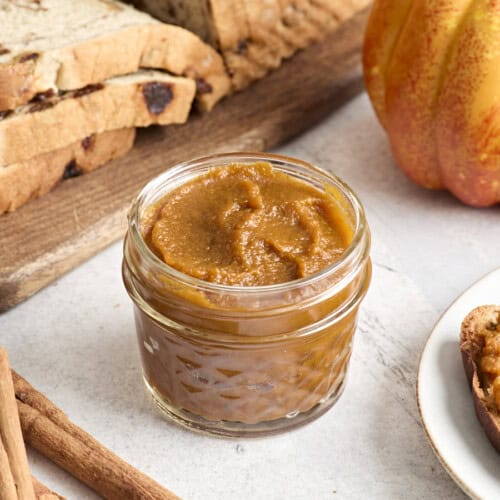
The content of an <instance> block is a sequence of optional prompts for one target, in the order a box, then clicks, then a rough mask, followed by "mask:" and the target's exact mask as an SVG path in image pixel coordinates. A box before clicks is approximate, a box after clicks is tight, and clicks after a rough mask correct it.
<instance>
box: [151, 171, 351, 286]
mask: <svg viewBox="0 0 500 500" xmlns="http://www.w3.org/2000/svg"><path fill="white" fill-rule="evenodd" d="M144 224H145V229H144V238H145V240H146V242H147V244H148V246H149V247H150V248H151V250H153V251H154V252H155V253H156V255H157V256H158V257H160V258H161V259H162V260H163V261H164V262H165V263H166V264H168V265H170V266H172V267H174V268H175V269H177V270H179V271H181V272H183V273H185V274H188V275H190V276H193V277H195V278H199V279H201V280H205V281H210V282H215V283H221V284H225V285H242V286H259V285H273V284H276V283H283V282H287V281H292V280H295V279H299V278H303V277H305V276H309V275H311V274H313V273H316V272H318V271H320V270H321V269H323V268H325V267H327V266H328V265H330V264H332V263H333V262H335V261H336V260H337V259H338V258H339V257H340V256H341V255H342V253H343V252H344V250H345V249H346V248H347V246H348V245H349V243H350V242H351V239H352V233H353V229H352V227H351V225H350V224H349V222H348V221H347V220H346V217H345V214H344V213H342V212H341V211H340V209H339V207H338V206H337V205H336V204H335V203H334V202H333V201H332V199H331V198H330V197H329V196H328V195H327V194H325V193H322V192H320V191H318V190H317V189H316V188H315V187H313V186H311V185H308V184H306V183H305V182H303V181H300V180H297V179H295V178H294V177H291V176H290V175H287V174H284V173H281V172H277V171H274V170H273V169H272V167H271V165H270V164H269V163H265V162H260V163H254V164H251V165H238V164H233V165H230V166H227V167H216V168H213V169H211V170H210V171H209V172H208V173H207V174H205V175H203V176H200V177H197V178H196V179H194V180H192V181H191V182H188V183H187V184H185V185H183V186H181V187H179V188H177V189H175V190H174V191H172V192H170V193H168V194H167V195H166V196H165V197H164V198H162V199H161V200H160V201H159V202H157V203H156V204H155V206H154V207H152V208H151V209H150V213H149V220H146V221H145V222H144Z"/></svg>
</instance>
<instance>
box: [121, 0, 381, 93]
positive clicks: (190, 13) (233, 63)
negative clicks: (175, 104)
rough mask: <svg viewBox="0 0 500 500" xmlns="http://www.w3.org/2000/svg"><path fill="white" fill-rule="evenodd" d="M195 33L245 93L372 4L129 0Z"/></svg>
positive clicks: (355, 0) (363, 0)
mask: <svg viewBox="0 0 500 500" xmlns="http://www.w3.org/2000/svg"><path fill="white" fill-rule="evenodd" d="M128 1H129V2H131V3H133V4H134V5H135V6H137V7H138V8H139V9H141V10H144V11H146V12H150V13H151V14H152V15H153V16H155V17H157V18H158V19H160V20H162V21H165V22H168V23H174V24H178V25H180V26H183V27H185V28H187V29H189V30H192V31H194V32H195V33H197V34H198V35H199V36H200V37H202V38H203V39H204V40H205V41H206V42H207V43H210V44H212V45H213V46H214V47H216V48H217V49H218V50H219V51H220V52H221V53H222V54H223V56H224V59H225V63H226V66H227V68H228V71H229V73H230V75H231V77H232V83H233V87H234V88H235V89H242V88H244V87H245V86H247V85H248V84H249V83H250V82H251V81H253V80H255V79H257V78H261V77H262V76H264V75H265V74H266V73H267V72H268V71H269V70H270V69H272V68H276V67H277V66H279V64H280V63H281V61H282V59H283V58H286V57H289V56H291V55H292V54H293V53H294V52H295V51H296V50H297V49H300V48H303V47H306V46H307V45H309V44H310V43H312V42H314V41H317V40H320V39H321V38H322V37H323V36H324V35H325V34H326V33H327V32H329V31H331V30H332V29H334V28H335V27H336V26H337V25H338V24H339V22H341V21H343V20H345V19H347V18H349V17H351V16H352V15H353V14H354V13H355V12H356V11H358V10H360V9H361V8H363V7H366V6H367V5H369V4H370V1H371V0H128Z"/></svg>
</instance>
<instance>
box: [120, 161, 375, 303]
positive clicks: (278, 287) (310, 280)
mask: <svg viewBox="0 0 500 500" xmlns="http://www.w3.org/2000/svg"><path fill="white" fill-rule="evenodd" d="M245 161H246V162H248V161H251V162H258V161H263V162H265V161H267V162H270V163H271V164H272V166H273V167H275V166H276V165H277V164H284V165H288V166H291V167H293V166H296V167H301V168H305V169H307V170H308V171H310V172H312V173H314V174H316V175H317V176H318V177H321V178H324V180H326V181H327V182H328V183H329V184H333V185H334V186H335V187H336V188H338V189H339V191H340V192H341V194H342V195H344V196H345V198H346V199H347V201H348V202H349V204H350V205H351V208H352V211H353V215H354V218H355V226H354V235H353V238H352V240H351V242H350V244H349V246H348V247H347V248H346V249H345V250H344V252H343V253H342V255H341V257H340V258H339V259H338V260H336V261H335V262H333V263H332V264H330V265H328V266H326V267H324V268H322V269H320V270H319V271H317V272H315V273H313V274H311V275H308V276H305V277H303V278H299V279H296V280H292V281H285V282H282V283H275V284H271V285H258V286H242V285H225V284H221V283H213V282H209V281H204V280H202V279H200V278H195V277H194V276H190V275H188V274H186V273H183V272H182V271H179V270H177V269H175V268H174V267H172V266H170V265H168V264H167V263H166V262H164V261H163V260H161V259H160V258H159V257H158V256H157V255H156V254H155V253H154V252H153V251H152V250H151V249H150V248H149V246H148V245H147V244H146V242H145V241H144V238H143V237H142V233H141V228H140V217H141V214H140V209H141V208H142V203H143V202H144V201H145V199H146V197H147V195H148V194H149V193H150V192H151V191H152V190H154V189H155V188H158V187H160V186H162V185H163V184H164V183H165V181H167V180H169V179H174V178H175V177H176V175H178V174H180V173H181V172H184V171H187V170H188V169H192V168H195V167H201V166H203V165H205V164H207V163H210V164H212V166H213V167H216V166H220V165H218V164H217V162H219V163H221V162H224V163H225V164H228V163H239V162H245ZM163 194H166V193H163ZM128 221H129V234H130V236H131V238H132V240H133V241H134V246H135V247H136V248H137V249H138V251H139V252H140V254H141V257H142V258H145V259H146V261H147V262H148V263H149V264H150V265H152V266H153V267H154V268H156V269H158V270H159V271H160V272H163V273H165V274H168V275H169V276H170V277H171V278H173V279H175V280H176V281H178V282H181V283H182V284H183V285H186V286H188V287H194V288H196V289H198V290H200V291H209V292H216V293H221V294H222V293H224V294H229V295H230V294H235V293H236V294H240V293H245V294H249V295H254V294H266V293H276V292H284V291H287V292H288V291H293V290H295V289H297V288H301V287H303V286H307V285H312V284H314V283H316V282H318V281H320V280H322V279H323V278H324V277H325V276H327V275H330V274H334V273H335V272H336V271H338V270H339V269H341V268H342V267H343V266H345V265H346V264H347V263H349V262H350V261H352V260H353V259H355V258H356V253H357V252H356V250H357V249H359V246H360V243H361V242H362V241H363V239H366V233H367V223H366V216H365V211H364V209H363V206H362V204H361V202H360V200H359V198H358V196H357V195H356V194H355V193H354V191H353V190H352V189H351V188H350V187H349V185H348V184H346V183H345V182H344V181H343V180H341V179H340V178H339V177H337V176H336V175H334V174H332V173H331V172H328V171H327V170H324V169H322V168H320V167H318V166H316V165H314V164H312V163H309V162H306V161H303V160H300V159H297V158H292V157H288V156H284V155H279V154H274V153H251V152H237V153H220V154H214V155H209V156H204V157H200V158H195V159H193V160H188V161H185V162H181V163H177V164H175V165H174V166H172V167H170V168H169V169H167V170H166V171H164V172H163V173H161V174H159V175H158V176H156V177H154V178H153V179H151V180H150V181H149V182H148V183H147V184H146V185H145V186H144V187H143V188H142V190H141V191H140V192H139V194H138V195H137V196H136V198H135V199H134V201H133V202H132V205H131V207H130V209H129V212H128ZM363 253H364V252H363Z"/></svg>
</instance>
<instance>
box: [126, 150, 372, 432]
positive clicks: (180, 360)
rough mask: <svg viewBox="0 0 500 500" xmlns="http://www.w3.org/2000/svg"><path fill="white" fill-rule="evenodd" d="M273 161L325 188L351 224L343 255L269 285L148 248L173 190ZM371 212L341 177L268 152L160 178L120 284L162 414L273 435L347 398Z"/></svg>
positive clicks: (133, 230) (141, 200)
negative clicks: (242, 281)
mask: <svg viewBox="0 0 500 500" xmlns="http://www.w3.org/2000/svg"><path fill="white" fill-rule="evenodd" d="M260 161H264V162H269V163H270V164H271V165H272V167H273V168H274V169H275V170H277V171H281V172H283V173H286V174H289V175H291V176H293V177H295V178H297V179H299V180H302V181H303V182H306V183H308V184H310V185H312V186H314V187H315V188H316V189H318V190H320V191H322V192H325V193H327V195H328V196H329V197H330V198H331V200H333V201H334V202H335V203H336V204H337V206H338V207H339V209H340V210H341V213H342V214H343V216H345V218H346V220H347V221H348V222H349V224H350V225H351V226H352V229H353V238H352V241H351V243H350V245H349V247H348V248H347V249H346V250H345V251H344V253H343V255H342V257H341V258H340V260H338V261H337V262H335V263H334V264H332V265H330V266H328V267H326V268H324V269H323V270H321V271H320V272H318V273H316V274H313V275H311V276H308V277H305V278H301V279H298V280H295V281H290V282H287V283H280V284H275V285H268V286H254V287H243V286H229V285H220V284H216V283H209V282H206V281H202V280H199V279H197V278H193V277H191V276H188V275H186V274H183V273H181V272H179V271H177V270H176V269H174V268H172V267H170V266H168V265H167V264H165V263H164V262H163V261H161V260H160V259H159V258H158V257H156V255H155V254H154V253H153V252H152V251H151V250H150V249H149V248H148V246H147V245H146V243H145V241H144V239H143V237H142V234H141V221H142V220H143V219H144V216H145V213H146V210H147V209H148V207H150V206H152V205H153V204H154V203H155V202H157V201H158V200H159V199H160V198H162V197H163V196H164V195H165V194H166V193H168V192H169V191H170V190H173V189H175V188H177V187H179V186H180V185H182V184H184V183H186V182H188V181H190V180H192V179H193V178H195V177H196V176H199V175H202V174H204V173H206V172H207V171H208V170H209V169H210V168H212V167H215V166H223V165H228V164H232V163H240V164H245V163H247V164H250V163H255V162H260ZM369 248H370V233H369V229H368V226H367V223H366V220H365V214H364V211H363V208H362V206H361V204H360V202H359V200H358V198H357V197H356V195H355V194H354V193H353V192H352V191H351V189H350V188H349V187H348V186H346V185H345V184H344V183H343V182H342V181H341V180H340V179H338V178H337V177H335V176H334V175H332V174H330V173H328V172H325V171H323V170H321V169H319V168H318V167H315V166H313V165H311V164H309V163H306V162H304V161H301V160H297V159H292V158H288V157H284V156H278V155H272V154H247V153H241V154H238V153H237V154H224V155H216V156H210V157H206V158H201V159H197V160H193V161H189V162H186V163H182V164H179V165H177V166H175V167H172V168H171V169H169V170H167V171H166V172H164V173H163V174H161V175H160V176H158V177H157V178H155V179H153V180H152V181H151V182H150V183H149V184H147V185H146V187H145V188H144V189H143V190H142V191H141V193H140V194H139V195H138V197H137V198H136V200H135V201H134V202H133V204H132V206H131V208H130V211H129V226H128V233H127V235H126V238H125V243H124V260H123V280H124V283H125V286H126V288H127V291H128V293H129V295H130V297H131V298H132V300H133V302H134V311H135V321H136V329H137V336H138V341H139V349H140V352H141V358H142V364H143V372H144V380H145V382H146V386H147V388H148V389H149V391H150V392H151V394H152V396H153V398H154V400H155V402H156V403H157V404H158V406H159V407H160V409H161V410H162V411H163V412H164V413H165V414H167V415H168V416H169V417H171V418H172V419H173V420H175V421H176V422H178V423H181V424H183V425H185V426H187V427H190V428H192V429H197V430H200V431H205V432H209V433H213V434H219V435H226V436H250V435H265V434H273V433H276V432H280V431H283V430H286V429H290V428H293V427H297V426H300V425H302V424H305V423H306V422H309V421H311V420H313V419H315V418H317V417H318V416H320V415H321V414H323V413H324V412H325V411H326V410H328V409H329V408H330V407H331V406H332V405H333V404H334V403H335V401H336V400H337V399H338V397H339V396H340V394H341V392H342V389H343V387H344V381H345V376H346V372H347V368H348V364H349V359H350V356H351V351H352V339H353V335H354V331H355V328H356V319H357V313H358V307H359V304H360V302H361V300H362V299H363V297H364V295H365V293H366V290H367V288H368V285H369V282H370V277H371V265H370V259H369Z"/></svg>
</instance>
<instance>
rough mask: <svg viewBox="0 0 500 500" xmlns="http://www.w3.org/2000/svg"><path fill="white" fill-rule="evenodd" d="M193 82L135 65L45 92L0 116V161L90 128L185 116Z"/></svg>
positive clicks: (45, 148) (29, 154)
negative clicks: (86, 83)
mask: <svg viewBox="0 0 500 500" xmlns="http://www.w3.org/2000/svg"><path fill="white" fill-rule="evenodd" d="M194 93H195V82H194V81H193V80H191V79H188V78H183V77H173V76H170V75H167V74H166V73H162V72H159V71H140V72H138V73H133V74H131V75H127V76H120V77H115V78H112V79H110V80H107V81H106V82H104V83H98V84H93V85H89V86H87V87H84V88H82V89H79V90H76V91H70V92H67V93H64V94H63V95H56V96H51V95H50V94H48V95H46V96H45V97H44V99H41V100H39V101H38V102H31V103H30V104H27V105H25V106H23V107H21V108H17V109H16V110H14V111H12V112H7V113H3V119H0V165H10V164H12V163H18V162H21V161H24V160H29V159H30V158H33V157H34V156H37V155H40V154H42V153H46V152H49V151H53V150H56V149H60V148H63V147H65V146H68V145H69V144H71V143H73V142H76V141H78V140H82V139H83V138H84V137H87V136H90V135H92V134H98V133H101V132H105V131H108V130H116V129H121V128H130V127H145V126H148V125H152V124H161V125H167V124H171V123H183V122H185V121H186V119H187V117H188V115H189V111H190V109H191V102H192V100H193V97H194Z"/></svg>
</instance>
